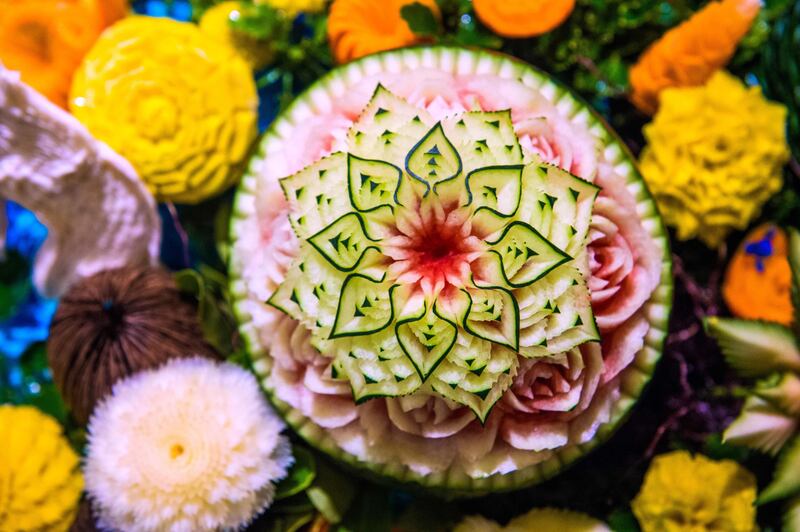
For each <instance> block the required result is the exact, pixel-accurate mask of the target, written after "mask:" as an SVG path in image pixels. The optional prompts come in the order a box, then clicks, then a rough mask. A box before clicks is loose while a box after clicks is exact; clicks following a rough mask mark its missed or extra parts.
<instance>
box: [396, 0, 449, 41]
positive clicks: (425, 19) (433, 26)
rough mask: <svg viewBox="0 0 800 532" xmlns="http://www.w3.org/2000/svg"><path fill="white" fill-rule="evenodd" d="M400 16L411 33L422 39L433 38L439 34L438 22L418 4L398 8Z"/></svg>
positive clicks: (426, 9) (431, 12)
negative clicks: (422, 37)
mask: <svg viewBox="0 0 800 532" xmlns="http://www.w3.org/2000/svg"><path fill="white" fill-rule="evenodd" d="M400 15H401V16H402V17H403V19H404V20H405V21H406V22H407V23H408V27H409V28H411V31H413V32H414V33H416V34H417V35H421V36H424V37H434V36H436V34H437V33H438V32H439V30H440V28H439V22H438V21H437V20H436V16H434V14H433V11H431V9H430V8H429V7H428V6H426V5H424V4H421V3H419V2H414V3H413V4H406V5H404V6H403V7H402V8H400Z"/></svg>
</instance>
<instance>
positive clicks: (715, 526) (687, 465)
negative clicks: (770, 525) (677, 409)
mask: <svg viewBox="0 0 800 532" xmlns="http://www.w3.org/2000/svg"><path fill="white" fill-rule="evenodd" d="M755 498H756V481H755V478H754V477H753V475H752V474H751V473H750V472H749V471H747V470H746V469H745V468H743V467H741V466H740V465H739V464H737V463H736V462H734V461H732V460H722V461H720V462H716V461H714V460H710V459H708V458H706V457H705V456H702V455H695V456H692V455H690V454H689V453H688V452H686V451H675V452H671V453H667V454H664V455H661V456H657V457H656V458H655V459H654V460H653V462H652V463H651V464H650V469H649V470H648V471H647V474H646V475H645V477H644V483H643V484H642V488H641V490H640V491H639V494H638V495H637V496H636V498H635V499H634V500H633V503H632V505H631V506H632V507H633V513H634V515H635V516H636V519H638V520H639V524H640V525H641V527H642V531H643V532H688V531H704V532H752V531H754V530H756V525H755V518H756V510H755V507H754V506H753V503H754V501H755Z"/></svg>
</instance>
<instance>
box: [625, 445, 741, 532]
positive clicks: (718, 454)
mask: <svg viewBox="0 0 800 532" xmlns="http://www.w3.org/2000/svg"><path fill="white" fill-rule="evenodd" d="M703 454H704V455H706V456H708V457H709V458H713V459H714V460H734V461H736V462H742V461H744V460H745V459H746V458H747V457H748V455H749V454H750V452H749V451H748V449H747V448H745V447H739V446H736V445H730V444H728V443H726V442H723V441H722V436H721V435H720V434H718V433H714V434H710V435H709V436H708V437H707V438H706V441H705V443H704V445H703ZM615 530H616V529H615Z"/></svg>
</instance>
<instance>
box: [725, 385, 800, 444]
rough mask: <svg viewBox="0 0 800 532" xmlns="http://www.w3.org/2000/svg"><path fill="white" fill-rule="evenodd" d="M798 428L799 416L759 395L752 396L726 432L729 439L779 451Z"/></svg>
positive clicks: (733, 442) (726, 437)
mask: <svg viewBox="0 0 800 532" xmlns="http://www.w3.org/2000/svg"><path fill="white" fill-rule="evenodd" d="M795 430H797V418H795V417H794V416H788V415H786V414H785V413H784V412H781V411H780V410H778V409H777V408H776V407H775V406H774V405H772V404H771V403H769V402H768V401H765V400H763V399H761V398H759V397H755V396H751V397H748V398H747V400H746V401H745V402H744V406H742V411H741V413H740V414H739V417H738V418H736V420H735V421H734V422H733V423H731V425H730V426H729V427H728V428H727V429H726V430H725V433H724V435H723V437H724V440H725V441H726V442H729V443H732V444H734V445H744V446H747V447H750V448H752V449H756V450H759V451H762V452H765V453H769V454H773V455H774V454H777V453H778V451H780V449H781V448H782V447H783V446H784V444H785V443H786V442H787V441H788V440H789V438H790V437H791V436H792V434H794V432H795Z"/></svg>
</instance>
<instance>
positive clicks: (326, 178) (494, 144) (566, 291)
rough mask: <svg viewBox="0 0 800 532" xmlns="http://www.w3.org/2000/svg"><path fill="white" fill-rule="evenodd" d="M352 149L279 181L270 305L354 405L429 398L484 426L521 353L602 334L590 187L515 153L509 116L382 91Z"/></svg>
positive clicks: (553, 350) (356, 129)
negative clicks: (278, 278) (280, 246)
mask: <svg viewBox="0 0 800 532" xmlns="http://www.w3.org/2000/svg"><path fill="white" fill-rule="evenodd" d="M451 139H452V140H451ZM347 147H348V151H347V153H344V152H339V153H335V154H333V155H331V156H329V157H326V158H324V159H322V160H320V161H319V162H317V163H315V164H313V165H311V166H309V167H307V168H305V169H303V170H302V171H300V172H298V173H296V174H294V175H293V176H291V177H288V178H286V179H284V180H283V181H282V186H283V189H284V192H285V194H286V198H287V201H288V203H289V218H290V220H291V223H292V227H293V229H294V231H295V233H296V234H297V237H298V239H299V240H300V242H301V243H300V249H299V252H298V254H297V258H296V259H295V260H294V262H293V264H292V266H291V267H290V269H289V272H290V273H289V274H288V275H287V276H286V279H285V280H284V282H283V283H282V284H281V286H280V288H279V289H278V290H277V291H276V292H275V294H274V295H273V296H272V297H271V298H270V303H271V304H272V305H274V306H276V307H277V308H279V309H280V310H283V311H284V312H286V313H287V314H289V315H290V316H291V317H293V318H295V319H297V320H298V321H300V322H301V323H303V324H304V325H305V326H306V327H307V328H308V329H309V330H310V331H311V333H312V344H313V345H314V347H316V348H317V349H319V350H320V351H321V352H323V353H326V354H327V353H330V354H333V356H334V363H333V366H332V371H333V375H332V377H334V378H336V377H340V376H341V377H343V378H346V379H347V380H348V381H349V383H350V386H351V387H352V390H353V395H354V398H355V399H356V401H363V400H366V399H369V398H371V397H397V396H404V395H408V394H413V393H420V392H425V393H429V394H434V395H437V396H441V397H444V398H447V399H449V400H451V401H454V402H456V403H458V404H460V405H464V406H467V407H469V408H470V409H471V410H472V411H473V412H474V413H475V415H476V416H477V417H478V418H479V419H480V420H481V421H484V420H485V419H486V416H487V415H488V414H489V411H490V410H491V408H492V406H493V405H494V404H495V403H496V402H497V401H498V400H499V399H500V397H502V395H503V393H504V392H505V391H506V390H507V389H508V388H509V386H510V385H511V382H512V376H513V375H515V374H517V372H518V369H519V364H520V360H521V359H522V360H524V359H533V358H541V357H550V356H554V355H558V354H560V353H564V352H566V351H568V350H570V349H572V348H575V347H577V346H579V345H581V344H583V343H585V342H587V341H597V340H599V339H600V337H599V333H598V331H597V327H596V325H595V323H594V317H593V316H592V310H591V305H590V296H589V290H588V288H587V286H586V280H585V277H584V273H585V272H587V270H588V268H587V260H586V253H585V245H584V242H585V240H586V235H587V232H588V230H589V221H590V217H591V209H592V204H593V202H594V199H595V196H596V195H597V192H598V187H597V186H595V185H593V184H591V183H589V182H587V181H584V180H582V179H580V178H577V177H574V176H572V175H570V174H569V173H568V172H566V171H564V170H562V169H560V168H558V167H555V166H551V165H547V164H545V163H543V162H542V161H541V159H540V158H539V157H538V156H536V155H533V154H532V155H528V156H527V157H525V156H523V153H522V149H521V148H520V145H519V142H518V139H517V137H516V135H515V133H514V127H513V124H512V122H511V117H510V113H509V112H470V113H460V114H456V115H454V116H452V117H450V118H448V119H446V120H443V121H435V120H434V119H433V118H432V117H431V116H430V114H429V113H428V112H426V111H425V110H423V109H419V108H417V107H414V106H413V105H411V104H409V103H408V102H406V101H404V100H402V99H400V98H398V97H396V96H394V95H393V94H392V93H391V92H389V91H388V90H386V89H385V88H383V87H382V86H380V85H379V86H378V89H377V90H376V92H375V95H374V96H373V97H372V100H371V101H370V103H369V105H367V107H366V109H365V110H364V112H363V113H362V115H361V116H360V117H359V119H358V121H357V122H356V123H355V124H354V125H353V127H352V128H351V129H350V131H349V132H348V135H347Z"/></svg>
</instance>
